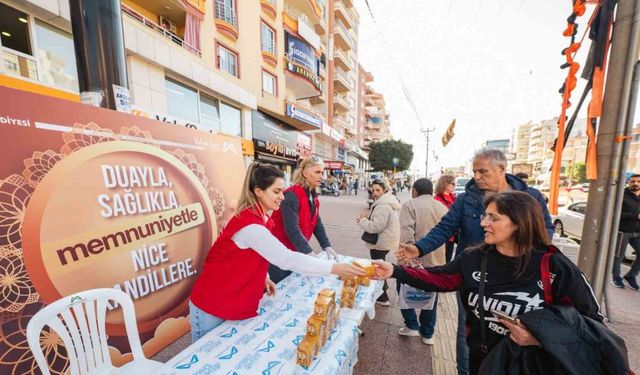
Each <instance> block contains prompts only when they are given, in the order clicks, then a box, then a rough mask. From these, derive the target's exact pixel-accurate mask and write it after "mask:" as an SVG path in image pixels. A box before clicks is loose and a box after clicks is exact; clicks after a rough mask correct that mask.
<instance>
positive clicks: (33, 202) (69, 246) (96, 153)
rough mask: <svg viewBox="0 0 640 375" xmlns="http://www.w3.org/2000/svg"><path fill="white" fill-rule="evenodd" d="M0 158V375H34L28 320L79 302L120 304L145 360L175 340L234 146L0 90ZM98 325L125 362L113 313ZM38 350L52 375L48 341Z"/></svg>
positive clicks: (220, 216)
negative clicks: (112, 297) (132, 315)
mask: <svg viewBox="0 0 640 375" xmlns="http://www.w3.org/2000/svg"><path fill="white" fill-rule="evenodd" d="M0 150H2V153H1V155H2V162H0V280H1V281H2V282H0V288H1V291H2V304H1V305H0V374H25V373H34V372H35V369H36V368H37V365H36V363H35V361H34V358H33V355H32V353H31V351H30V350H29V346H28V343H27V338H26V329H27V324H28V322H29V320H30V318H31V317H32V316H33V315H34V314H35V313H37V312H38V311H39V310H40V309H42V308H43V307H44V306H45V305H47V304H49V303H52V302H54V301H56V300H58V299H60V298H62V297H64V296H68V295H70V294H73V293H76V292H79V291H83V290H87V289H93V288H105V287H111V288H117V289H120V290H122V291H124V292H125V293H127V294H128V295H129V296H130V297H131V298H132V299H133V301H134V304H135V309H136V315H137V316H136V318H137V322H138V329H139V334H140V337H141V339H142V342H143V349H144V351H145V354H146V355H147V356H151V355H153V354H155V353H157V352H158V351H160V350H161V349H163V348H164V347H166V346H167V345H169V344H170V343H172V342H173V341H174V340H176V339H177V338H179V337H181V336H182V335H184V334H186V333H187V332H188V330H189V322H188V319H187V314H188V298H189V294H190V291H191V286H192V285H193V282H194V281H195V279H196V278H197V276H198V272H199V271H200V269H201V266H202V262H203V260H204V257H205V256H206V254H207V251H208V250H209V248H210V246H211V244H212V243H213V242H214V241H215V239H216V238H217V235H218V233H219V231H220V229H221V228H222V227H223V226H224V224H225V223H226V222H227V221H228V220H229V218H230V217H231V216H232V215H233V214H234V208H235V205H236V202H237V199H238V198H239V194H240V187H241V186H242V181H243V178H244V164H243V162H242V148H241V142H240V140H239V139H237V138H232V137H227V136H223V135H214V134H209V133H204V132H199V131H196V130H192V129H187V128H184V127H180V126H174V125H169V124H165V123H162V122H159V121H154V120H150V119H146V118H142V117H137V116H133V115H129V114H125V113H119V112H116V111H111V110H105V109H100V108H95V107H91V106H87V105H82V104H78V103H73V102H69V101H64V100H60V99H55V98H51V97H47V96H42V95H37V94H32V93H28V92H23V91H19V90H14V89H10V88H6V87H0ZM106 325H107V335H108V336H109V344H110V346H111V347H112V348H111V349H110V351H111V356H112V358H113V359H114V362H115V364H116V365H119V364H122V363H124V362H126V361H128V359H129V358H130V355H129V354H128V352H129V348H128V344H127V342H128V341H127V339H126V333H125V330H124V322H123V320H122V313H121V311H120V309H119V308H117V307H116V308H114V309H112V310H110V311H109V312H108V313H107V318H106ZM41 343H42V347H43V349H44V351H45V355H46V356H47V358H48V359H49V363H50V365H51V368H52V373H62V371H63V369H65V368H66V366H67V356H66V350H65V348H64V345H63V343H62V340H61V339H60V338H59V337H57V335H56V334H54V333H53V332H48V331H43V333H42V336H41Z"/></svg>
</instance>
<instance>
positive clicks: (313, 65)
mask: <svg viewBox="0 0 640 375" xmlns="http://www.w3.org/2000/svg"><path fill="white" fill-rule="evenodd" d="M285 39H286V40H285V43H286V53H287V64H286V67H287V69H288V70H289V71H291V72H293V73H295V74H297V75H299V76H302V77H304V78H306V79H307V80H309V81H310V82H311V83H313V84H314V86H315V87H316V88H317V89H318V90H320V89H321V84H320V72H319V69H320V68H319V65H318V64H319V60H318V58H317V57H316V54H315V51H314V49H313V47H312V46H311V45H310V44H308V43H307V42H305V41H304V40H302V39H300V38H297V37H295V36H293V35H291V34H290V33H288V32H285Z"/></svg>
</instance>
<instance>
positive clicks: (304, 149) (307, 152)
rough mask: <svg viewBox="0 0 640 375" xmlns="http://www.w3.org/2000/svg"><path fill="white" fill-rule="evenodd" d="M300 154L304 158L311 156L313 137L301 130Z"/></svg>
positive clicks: (299, 133) (299, 139)
mask: <svg viewBox="0 0 640 375" xmlns="http://www.w3.org/2000/svg"><path fill="white" fill-rule="evenodd" d="M298 154H299V155H300V158H302V159H305V158H309V157H311V137H310V136H308V135H306V134H304V133H301V132H298Z"/></svg>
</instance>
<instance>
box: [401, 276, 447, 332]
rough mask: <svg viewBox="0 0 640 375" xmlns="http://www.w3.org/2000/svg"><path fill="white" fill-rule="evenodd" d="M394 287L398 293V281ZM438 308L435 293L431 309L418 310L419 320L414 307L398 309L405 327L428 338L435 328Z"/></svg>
mask: <svg viewBox="0 0 640 375" xmlns="http://www.w3.org/2000/svg"><path fill="white" fill-rule="evenodd" d="M396 286H397V287H396V289H397V290H398V295H400V283H399V282H396ZM437 310H438V294H437V293H436V300H435V301H434V302H433V310H420V322H418V318H417V317H416V310H415V309H400V313H401V314H402V317H403V318H404V325H405V326H407V328H409V329H412V330H414V331H419V332H420V336H422V337H426V338H428V339H430V338H432V337H433V333H434V332H435V330H436V311H437Z"/></svg>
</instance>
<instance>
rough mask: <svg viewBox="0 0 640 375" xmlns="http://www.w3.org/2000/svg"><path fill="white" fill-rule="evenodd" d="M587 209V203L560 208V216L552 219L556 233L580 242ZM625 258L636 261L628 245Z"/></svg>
mask: <svg viewBox="0 0 640 375" xmlns="http://www.w3.org/2000/svg"><path fill="white" fill-rule="evenodd" d="M586 208H587V202H576V203H573V204H570V205H568V206H565V207H560V208H558V214H557V215H553V216H552V217H551V219H552V220H553V225H555V227H556V232H555V233H556V234H557V235H559V236H561V237H572V238H576V239H578V240H579V239H580V238H581V237H582V225H583V223H584V212H585V210H586ZM624 258H625V259H627V260H634V259H636V253H635V250H634V249H633V247H631V245H627V248H626V249H625V252H624Z"/></svg>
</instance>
